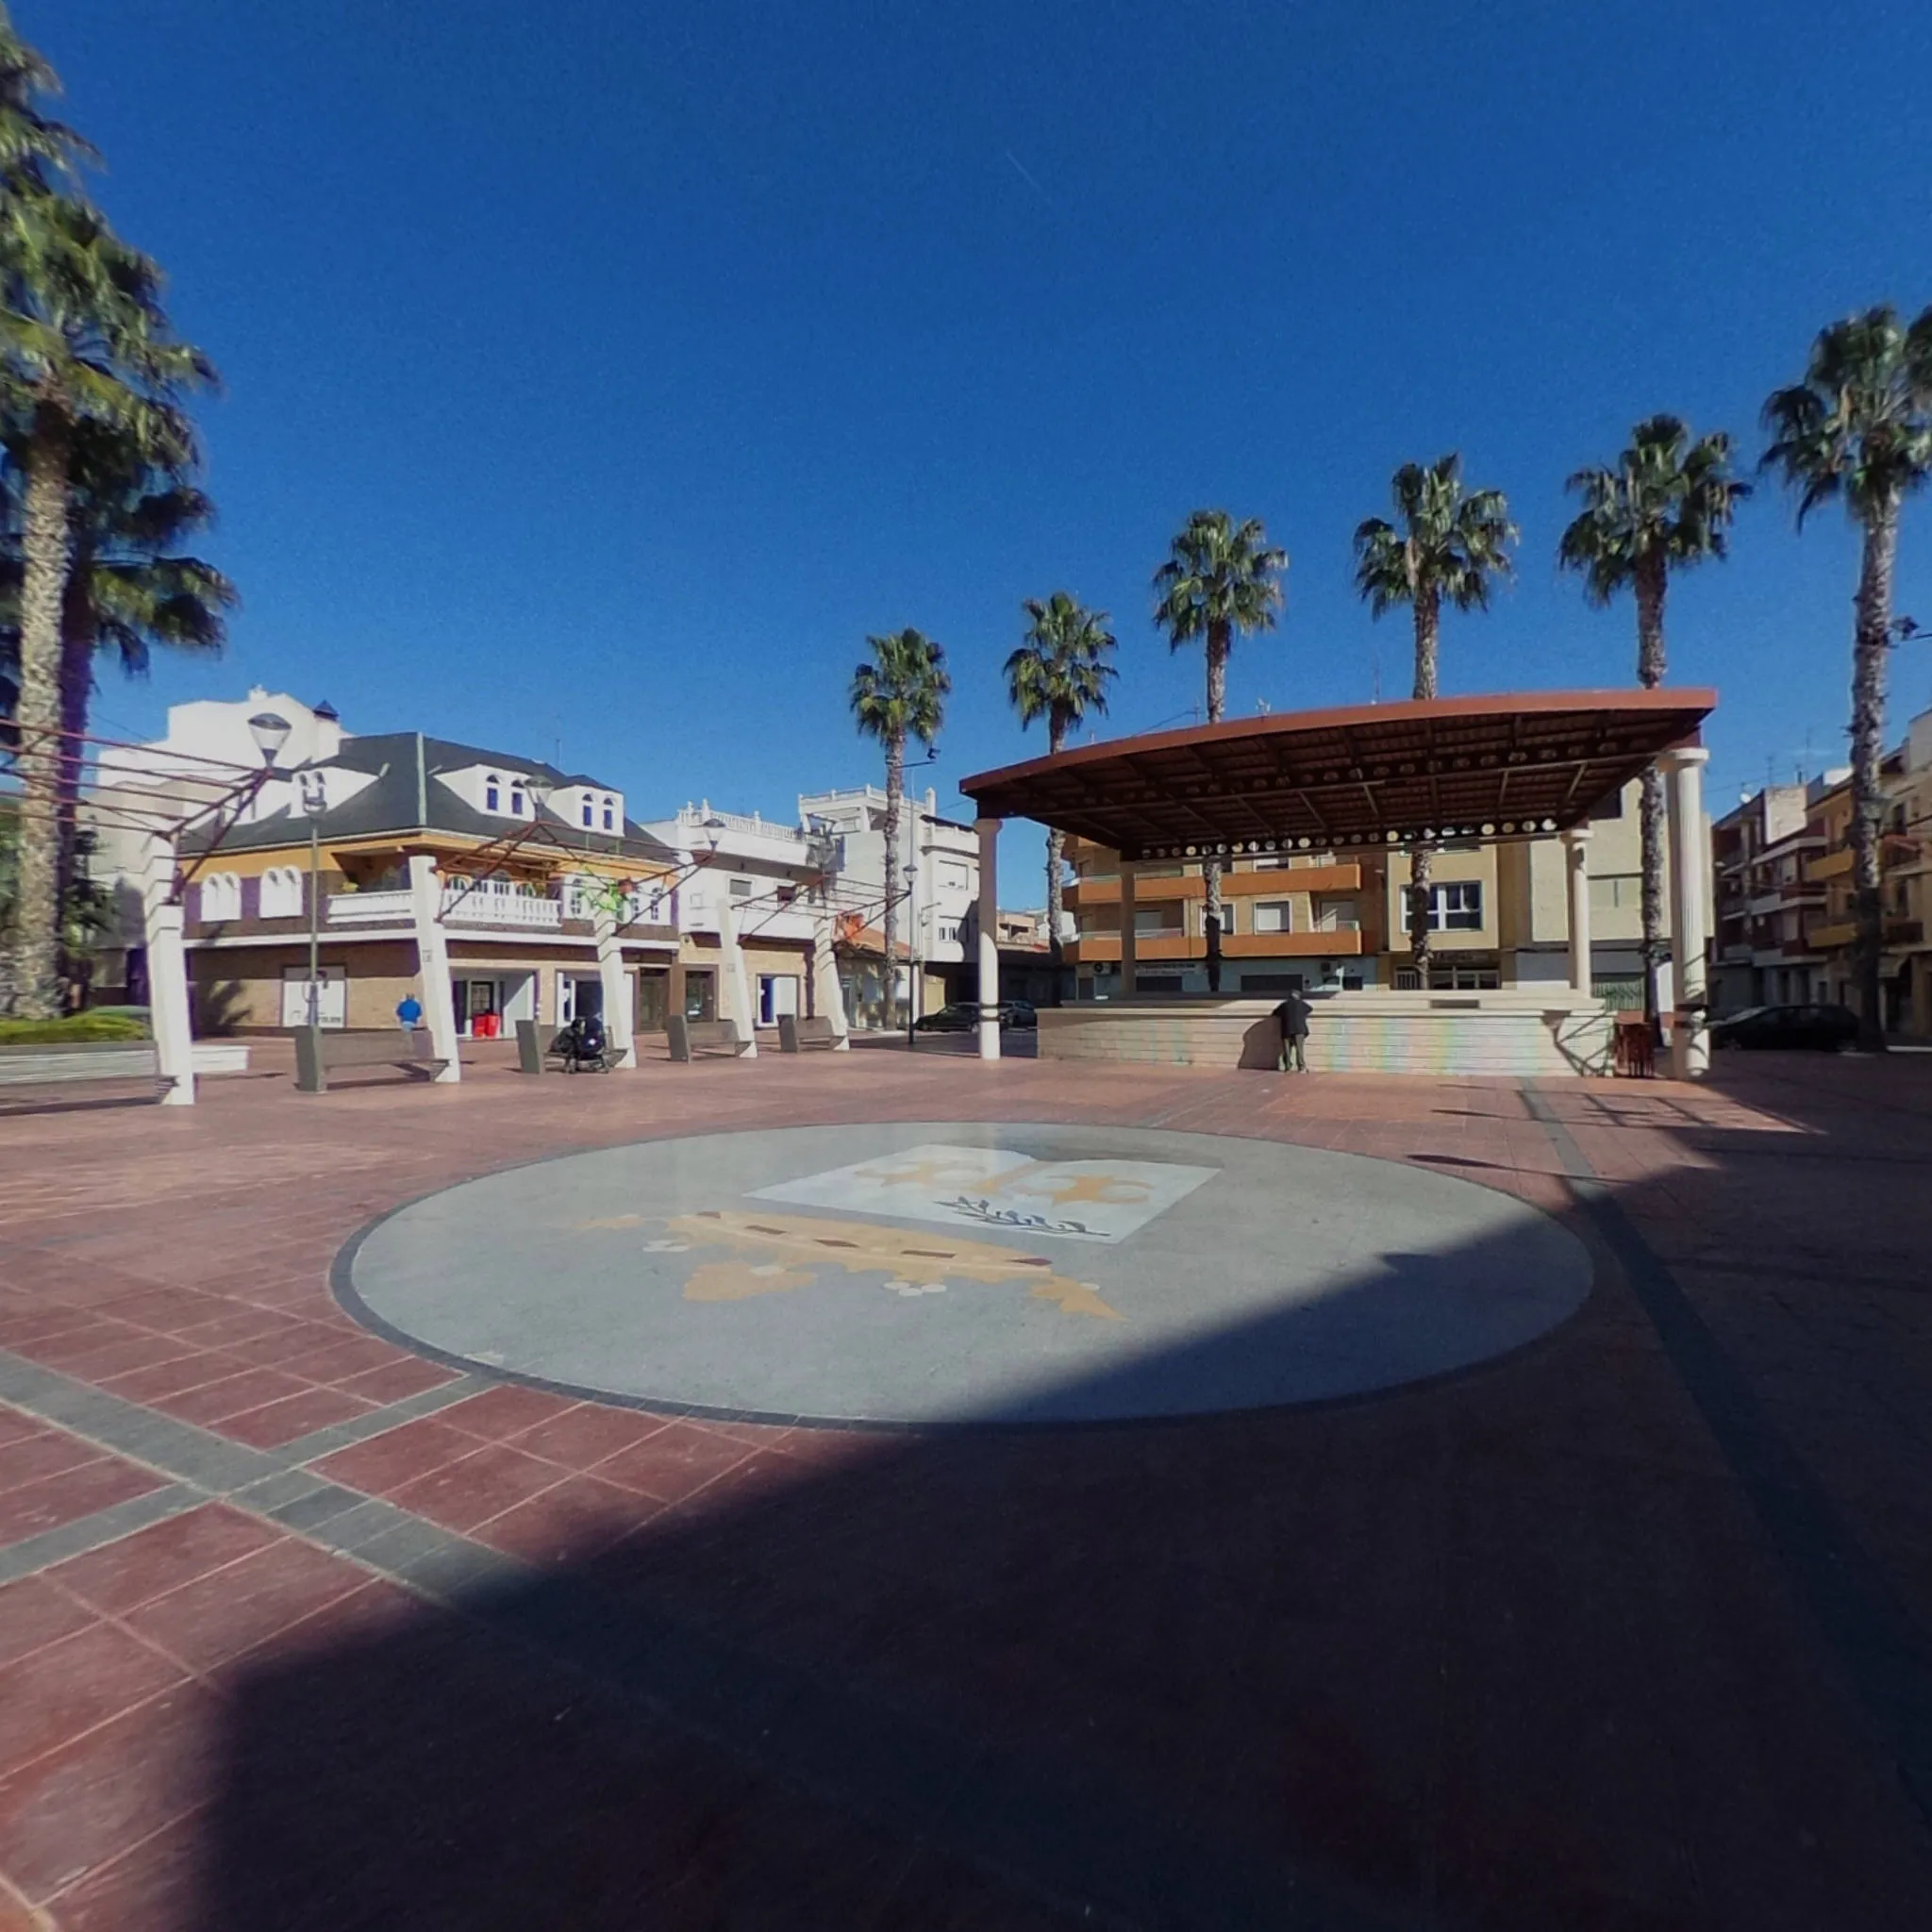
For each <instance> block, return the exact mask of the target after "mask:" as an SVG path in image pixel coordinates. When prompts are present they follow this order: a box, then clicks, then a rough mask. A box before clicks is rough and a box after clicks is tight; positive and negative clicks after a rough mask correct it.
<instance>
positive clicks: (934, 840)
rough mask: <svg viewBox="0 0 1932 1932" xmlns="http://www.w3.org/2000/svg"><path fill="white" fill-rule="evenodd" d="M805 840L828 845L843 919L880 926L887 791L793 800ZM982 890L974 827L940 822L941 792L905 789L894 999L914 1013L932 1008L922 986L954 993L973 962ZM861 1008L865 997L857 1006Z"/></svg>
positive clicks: (869, 788) (867, 789)
mask: <svg viewBox="0 0 1932 1932" xmlns="http://www.w3.org/2000/svg"><path fill="white" fill-rule="evenodd" d="M798 816H799V821H800V824H802V825H803V826H804V827H805V831H806V835H807V836H810V835H812V834H817V835H819V836H821V837H823V838H824V839H825V840H826V841H829V862H830V866H831V869H832V870H833V871H834V872H835V874H837V877H838V880H839V895H840V903H841V907H842V908H846V909H847V912H848V917H853V918H859V919H862V921H863V924H864V925H865V926H866V927H867V928H869V929H880V928H882V927H883V924H884V918H885V898H886V829H885V827H886V794H885V791H884V788H883V787H881V786H877V785H859V786H854V787H851V788H849V789H846V790H842V791H818V792H812V793H809V794H806V795H802V796H801V797H800V798H799V801H798ZM978 893H979V843H978V840H977V838H976V836H975V835H974V830H973V827H972V826H971V825H969V824H962V823H961V822H960V821H958V820H957V819H948V818H942V817H941V815H940V810H939V794H938V793H937V792H936V791H932V790H931V789H930V788H928V789H927V791H925V793H924V796H921V795H920V794H918V793H914V792H908V793H907V794H906V795H905V796H904V797H903V798H902V799H901V800H900V804H899V906H898V913H897V920H896V924H897V925H898V935H897V937H898V941H899V943H900V945H901V946H902V947H903V948H905V954H904V956H903V957H902V958H901V960H900V961H899V962H898V965H897V969H896V978H897V982H898V987H897V996H898V998H899V999H901V1000H902V1001H903V1000H906V999H907V998H908V996H909V997H910V998H911V999H912V1000H913V1001H914V1002H915V1004H916V1007H917V1008H919V1009H922V1010H923V1009H924V1008H925V1006H926V1005H927V1004H928V1003H929V1000H930V998H931V991H929V990H928V987H927V984H926V982H927V981H928V980H938V981H941V982H943V983H944V984H945V985H946V986H947V987H948V988H952V989H954V991H960V990H961V989H959V988H958V986H957V984H956V983H957V982H958V980H959V978H960V976H961V971H962V969H964V968H966V967H967V966H968V964H969V962H970V961H971V960H972V958H973V954H972V946H971V943H970V941H971V938H972V933H971V930H970V925H969V914H971V912H972V910H973V908H974V904H975V902H976V900H977V897H978ZM863 1004H864V1001H863V998H862V995H861V997H860V999H859V1001H858V1005H860V1006H862V1005H863Z"/></svg>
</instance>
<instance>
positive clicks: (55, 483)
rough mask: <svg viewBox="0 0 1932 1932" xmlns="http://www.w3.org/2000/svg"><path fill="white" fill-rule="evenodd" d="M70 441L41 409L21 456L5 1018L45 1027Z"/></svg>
mask: <svg viewBox="0 0 1932 1932" xmlns="http://www.w3.org/2000/svg"><path fill="white" fill-rule="evenodd" d="M70 441H71V437H70V430H69V425H68V422H67V417H66V413H65V411H64V410H61V409H58V408H50V407H49V406H48V405H47V404H46V403H45V402H42V405H41V407H40V408H39V410H38V411H37V412H36V415H35V419H34V432H33V437H32V440H31V441H30V442H29V444H28V447H27V458H26V502H25V513H24V515H23V518H22V525H23V529H22V539H21V552H22V562H23V571H22V581H21V592H20V697H19V701H18V703H17V705H16V707H15V717H16V719H17V721H18V724H19V733H20V752H19V756H18V758H16V760H15V766H16V769H17V770H18V771H19V773H20V781H21V806H20V856H19V860H18V872H17V875H16V879H15V885H14V901H13V960H12V965H13V975H12V976H13V1008H14V1011H15V1012H17V1013H19V1014H21V1015H22V1016H23V1017H24V1018H26V1019H33V1020H45V1019H52V1018H54V1017H55V1016H56V1015H57V1014H58V1011H59V991H60V989H59V976H58V936H59V924H60V891H59V843H60V841H59V826H58V793H59V783H60V768H61V765H62V763H63V759H62V758H61V748H60V739H59V728H60V606H61V598H62V593H63V592H64V591H65V590H66V586H67V571H68V560H69V555H70V551H71V549H72V542H73V540H72V536H71V534H70V532H69V529H68V518H67V471H68V448H69V443H70Z"/></svg>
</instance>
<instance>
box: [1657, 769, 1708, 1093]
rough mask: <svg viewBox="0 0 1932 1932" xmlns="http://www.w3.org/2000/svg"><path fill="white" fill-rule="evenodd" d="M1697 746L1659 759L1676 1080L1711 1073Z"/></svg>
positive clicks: (1704, 861) (1704, 863)
mask: <svg viewBox="0 0 1932 1932" xmlns="http://www.w3.org/2000/svg"><path fill="white" fill-rule="evenodd" d="M1709 758H1710V754H1709V752H1707V750H1706V749H1705V748H1704V746H1703V745H1701V744H1687V745H1683V746H1680V747H1679V748H1678V749H1677V750H1675V751H1670V752H1666V753H1665V754H1664V756H1663V758H1662V759H1661V761H1660V762H1661V763H1662V765H1663V768H1664V772H1665V774H1666V776H1667V778H1668V780H1669V784H1670V791H1671V806H1670V822H1671V969H1672V971H1671V977H1672V982H1673V984H1672V993H1673V995H1674V999H1673V1004H1674V1006H1675V1008H1676V1019H1675V1022H1674V1024H1673V1025H1672V1027H1671V1071H1672V1072H1673V1073H1674V1074H1675V1075H1676V1076H1677V1078H1678V1079H1680V1080H1699V1079H1702V1078H1703V1077H1704V1075H1705V1074H1708V1073H1709V1072H1710V1016H1709V1014H1708V1012H1707V1009H1706V1005H1705V968H1704V944H1705V930H1704V928H1705V918H1704V875H1705V871H1706V868H1707V862H1708V860H1707V853H1706V851H1705V849H1704V847H1705V838H1704V767H1705V765H1706V763H1707V761H1708V760H1709Z"/></svg>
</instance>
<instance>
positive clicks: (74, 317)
mask: <svg viewBox="0 0 1932 1932" xmlns="http://www.w3.org/2000/svg"><path fill="white" fill-rule="evenodd" d="M46 74H47V70H46V68H45V64H44V63H43V62H41V61H39V59H38V57H36V56H32V55H31V54H30V53H29V52H28V50H26V49H25V48H24V47H23V46H22V45H21V43H20V42H19V41H18V40H17V38H16V37H14V36H13V34H12V31H11V27H10V25H9V24H8V23H7V22H5V20H4V19H0V160H4V159H5V158H7V157H8V156H14V157H18V159H16V161H15V162H14V164H13V165H12V166H10V167H8V169H7V170H6V172H7V174H8V177H9V178H8V181H7V183H6V186H7V189H8V192H6V193H5V194H4V195H0V417H4V420H5V425H6V428H7V430H8V436H9V439H11V440H14V441H17V442H18V444H19V446H20V447H21V449H22V465H21V467H22V510H21V591H20V690H19V699H18V703H17V706H16V709H15V721H14V722H15V728H16V734H17V743H18V749H17V752H16V755H15V763H16V766H17V768H18V770H19V773H20V777H21V809H22V818H21V827H20V843H19V861H18V877H17V885H16V900H15V910H14V921H13V958H12V962H11V963H12V997H13V1001H14V1005H15V1007H16V1009H17V1010H19V1011H21V1012H23V1013H25V1014H27V1015H29V1016H34V1017H42V1016H46V1015H49V1014H51V1013H52V1012H53V1011H54V1010H55V1008H56V1006H57V1004H58V978H57V973H58V926H59V862H58V847H59V842H60V841H59V837H58V804H57V801H58V793H59V791H60V790H61V787H62V784H63V782H65V783H68V784H71V783H72V782H73V776H72V772H71V770H70V769H69V768H70V767H71V765H72V762H73V758H72V752H71V750H70V751H67V752H63V750H62V748H61V740H60V736H59V729H60V668H61V666H60V656H61V632H62V612H63V605H64V603H65V600H66V593H67V583H68V576H69V573H70V570H71V568H72V562H73V550H74V537H73V529H72V497H73V491H74V461H75V438H76V435H77V434H78V432H79V425H83V424H90V423H92V424H102V425H110V426H112V427H114V428H115V429H117V430H118V431H120V432H121V433H122V434H124V435H125V436H127V437H128V438H130V439H131V440H132V441H134V442H135V443H136V445H137V446H138V447H139V448H140V449H142V451H143V452H144V453H146V454H147V455H148V456H149V457H150V458H153V459H157V460H164V459H165V452H166V451H168V450H171V449H178V448H181V447H183V446H184V445H185V444H186V443H187V441H188V431H187V428H186V425H185V422H184V421H183V418H182V416H181V412H180V409H179V403H180V399H181V398H182V396H183V395H184V394H185V392H186V391H188V390H190V389H192V388H196V387H202V386H207V385H209V384H211V383H212V382H213V380H214V372H213V369H212V368H211V367H210V365H209V364H208V359H207V358H206V357H204V356H203V355H202V354H201V352H200V351H199V350H197V349H194V348H192V347H191V346H189V345H188V344H187V343H184V342H181V341H176V340H175V337H174V335H173V332H172V330H171V329H170V327H169V325H168V321H167V317H166V314H165V312H164V311H163V309H162V308H161V301H160V289H161V277H160V271H159V270H158V268H157V267H156V265H155V263H154V262H153V261H151V260H150V259H149V258H147V257H146V256H144V255H142V254H141V253H140V252H139V251H137V250H135V249H132V248H129V247H128V246H127V245H126V244H125V242H122V241H121V240H120V239H119V238H118V237H117V236H116V235H115V234H114V233H113V231H112V230H111V229H110V228H109V227H108V224H107V222H106V220H105V219H104V218H103V216H102V215H101V214H100V212H99V211H98V210H97V209H95V208H92V207H91V206H89V205H88V204H87V203H85V202H83V201H80V200H78V199H76V198H75V197H74V196H72V195H71V194H67V193H62V192H55V190H54V188H53V187H52V186H51V185H50V182H49V175H50V173H51V172H53V171H54V170H57V169H58V168H59V167H62V166H68V165H71V162H72V159H73V158H74V153H73V143H72V142H71V141H69V142H66V143H65V144H64V145H63V143H62V141H61V138H60V135H59V133H58V131H55V132H49V129H50V127H51V124H48V123H46V122H45V121H44V120H43V119H42V117H40V116H39V115H38V112H37V110H36V109H35V108H34V106H33V99H34V92H35V90H36V89H37V88H39V89H44V87H45V85H46V82H45V80H44V79H43V78H42V76H45V75H46ZM9 93H10V96H11V97H10V98H9ZM50 142H51V143H52V144H53V146H54V147H55V148H56V149H57V150H58V157H57V159H56V162H55V163H54V169H50V168H49V166H47V165H43V163H42V155H43V153H44V151H45V149H46V147H47V145H48V144H49V143H50Z"/></svg>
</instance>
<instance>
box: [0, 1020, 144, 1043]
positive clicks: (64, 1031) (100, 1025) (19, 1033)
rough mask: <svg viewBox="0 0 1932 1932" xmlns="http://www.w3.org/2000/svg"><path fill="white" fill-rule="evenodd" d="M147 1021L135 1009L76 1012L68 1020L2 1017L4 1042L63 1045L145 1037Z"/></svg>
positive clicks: (0, 1035) (0, 1027)
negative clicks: (130, 1010) (133, 1011)
mask: <svg viewBox="0 0 1932 1932" xmlns="http://www.w3.org/2000/svg"><path fill="white" fill-rule="evenodd" d="M147 1037H148V1033H147V1022H146V1020H145V1019H142V1018H139V1017H137V1016H136V1015H135V1014H133V1013H129V1012H121V1013H75V1015H74V1016H73V1017H72V1018H71V1019H67V1020H0V1046H61V1045H65V1044H67V1043H69V1042H70V1041H85V1040H145V1039H146V1038H147Z"/></svg>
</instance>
